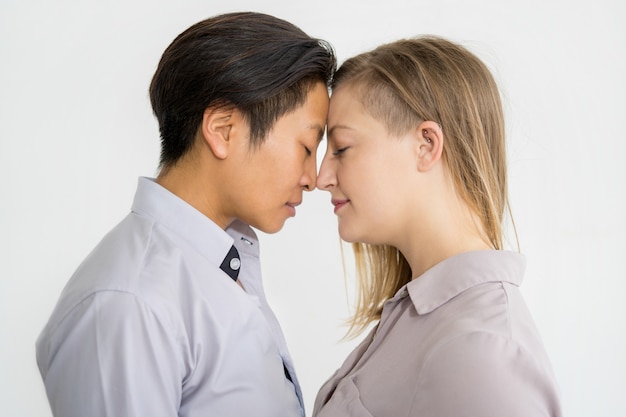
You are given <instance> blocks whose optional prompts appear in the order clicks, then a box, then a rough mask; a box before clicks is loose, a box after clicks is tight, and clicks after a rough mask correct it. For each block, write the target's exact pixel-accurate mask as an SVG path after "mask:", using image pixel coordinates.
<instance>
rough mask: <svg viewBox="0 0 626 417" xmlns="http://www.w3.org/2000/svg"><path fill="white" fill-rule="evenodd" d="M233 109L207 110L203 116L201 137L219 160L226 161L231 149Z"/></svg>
mask: <svg viewBox="0 0 626 417" xmlns="http://www.w3.org/2000/svg"><path fill="white" fill-rule="evenodd" d="M234 112H235V109H233V108H211V107H209V108H207V109H206V110H205V111H204V114H203V115H202V126H201V128H200V129H201V132H200V133H201V135H202V138H203V140H204V142H205V143H206V144H207V145H208V147H209V149H210V150H211V152H212V153H213V155H214V156H215V157H216V158H217V159H226V158H227V157H228V154H229V151H230V147H231V142H232V141H231V133H232V127H233V123H234Z"/></svg>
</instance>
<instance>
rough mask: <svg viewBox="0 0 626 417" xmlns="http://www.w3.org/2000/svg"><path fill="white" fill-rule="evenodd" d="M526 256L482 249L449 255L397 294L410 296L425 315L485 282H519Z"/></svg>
mask: <svg viewBox="0 0 626 417" xmlns="http://www.w3.org/2000/svg"><path fill="white" fill-rule="evenodd" d="M525 268H526V258H525V257H524V256H523V255H521V254H519V253H517V252H510V251H498V250H484V251H474V252H466V253H461V254H459V255H455V256H452V257H450V258H448V259H446V260H444V261H442V262H440V263H438V264H436V265H435V266H433V267H432V268H430V269H429V270H428V271H426V272H424V273H423V274H422V275H421V276H419V277H418V278H416V279H414V280H413V281H411V282H409V283H408V284H407V285H406V288H403V289H401V290H400V291H399V292H398V294H396V297H402V296H403V295H404V296H406V294H407V292H408V295H409V296H410V297H411V301H412V302H413V305H415V309H416V310H417V312H418V314H428V313H430V312H431V311H433V310H435V309H436V308H438V307H440V306H441V305H443V304H445V303H446V302H447V301H449V300H451V299H452V298H454V297H456V296H457V295H459V294H460V293H462V292H463V291H465V290H467V289H469V288H471V287H474V286H476V285H480V284H484V283H487V282H508V283H511V284H513V285H516V286H519V285H521V283H522V279H523V275H524V270H525ZM396 297H394V298H396Z"/></svg>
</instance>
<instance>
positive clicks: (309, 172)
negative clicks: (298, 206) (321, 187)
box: [300, 154, 317, 191]
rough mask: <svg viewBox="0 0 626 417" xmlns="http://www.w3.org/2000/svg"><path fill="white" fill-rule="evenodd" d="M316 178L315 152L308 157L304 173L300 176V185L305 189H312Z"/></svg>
mask: <svg viewBox="0 0 626 417" xmlns="http://www.w3.org/2000/svg"><path fill="white" fill-rule="evenodd" d="M316 180H317V159H316V158H315V154H313V155H312V157H311V158H309V159H308V160H307V162H306V164H305V167H304V173H303V174H302V178H301V180H300V185H302V188H304V190H306V191H312V190H314V189H315V185H316Z"/></svg>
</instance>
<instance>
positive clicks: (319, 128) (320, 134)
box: [309, 124, 326, 143]
mask: <svg viewBox="0 0 626 417" xmlns="http://www.w3.org/2000/svg"><path fill="white" fill-rule="evenodd" d="M325 128H326V126H322V125H318V124H312V125H309V129H313V130H317V142H318V143H319V142H321V141H322V138H323V137H324V130H325Z"/></svg>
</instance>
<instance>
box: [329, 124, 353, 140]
mask: <svg viewBox="0 0 626 417" xmlns="http://www.w3.org/2000/svg"><path fill="white" fill-rule="evenodd" d="M337 129H345V130H352V128H351V127H350V126H346V125H334V126H333V127H332V128H330V129H329V130H328V137H329V138H330V137H332V136H333V133H334V132H335V130H337Z"/></svg>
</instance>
